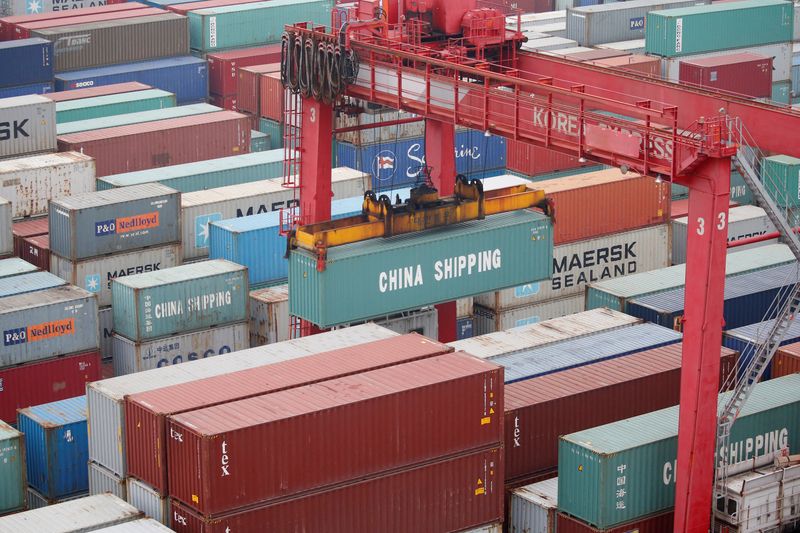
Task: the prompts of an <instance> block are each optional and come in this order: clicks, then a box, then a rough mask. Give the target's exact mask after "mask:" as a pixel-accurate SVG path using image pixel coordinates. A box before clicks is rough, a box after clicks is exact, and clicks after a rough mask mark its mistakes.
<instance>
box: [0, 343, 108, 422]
mask: <svg viewBox="0 0 800 533" xmlns="http://www.w3.org/2000/svg"><path fill="white" fill-rule="evenodd" d="M98 379H100V352H88V353H82V354H77V355H68V356H65V357H58V358H55V359H48V360H46V361H41V362H39V361H37V362H35V363H27V364H24V365H17V366H11V367H6V368H0V383H2V385H3V386H2V387H0V420H3V421H5V422H8V423H9V424H16V423H17V409H21V408H25V407H30V406H32V405H41V404H43V403H49V402H55V401H58V400H64V399H66V398H74V397H75V396H80V395H82V394H86V384H87V383H88V382H90V381H97V380H98Z"/></svg>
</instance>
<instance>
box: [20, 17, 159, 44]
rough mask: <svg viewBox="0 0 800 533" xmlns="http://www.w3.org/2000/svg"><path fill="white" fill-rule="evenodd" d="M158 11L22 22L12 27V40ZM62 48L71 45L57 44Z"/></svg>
mask: <svg viewBox="0 0 800 533" xmlns="http://www.w3.org/2000/svg"><path fill="white" fill-rule="evenodd" d="M162 13H163V11H162V10H160V9H156V8H152V7H145V8H144V9H128V10H125V11H121V12H114V13H94V14H83V13H75V16H74V17H64V18H54V19H48V20H23V21H20V22H17V23H16V24H15V25H14V36H13V38H14V39H25V38H28V37H30V36H31V32H32V31H36V30H44V29H53V28H58V27H63V26H84V25H86V24H89V23H93V22H103V21H109V20H121V19H128V18H136V17H146V16H148V15H160V14H162ZM59 44H60V45H61V46H62V47H69V46H70V45H71V44H72V43H70V42H64V43H59Z"/></svg>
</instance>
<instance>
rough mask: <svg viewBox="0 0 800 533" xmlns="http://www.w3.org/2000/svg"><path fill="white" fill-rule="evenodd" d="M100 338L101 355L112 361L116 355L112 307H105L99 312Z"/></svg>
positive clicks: (105, 359) (104, 358)
mask: <svg viewBox="0 0 800 533" xmlns="http://www.w3.org/2000/svg"><path fill="white" fill-rule="evenodd" d="M97 317H98V319H97V320H98V323H99V326H100V327H99V330H100V331H99V334H98V336H99V338H100V357H101V358H102V359H103V360H104V361H111V358H112V357H113V356H114V335H113V333H112V332H113V331H114V313H113V311H112V310H111V307H104V308H102V309H100V310H99V311H98V312H97Z"/></svg>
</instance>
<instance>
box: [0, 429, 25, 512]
mask: <svg viewBox="0 0 800 533" xmlns="http://www.w3.org/2000/svg"><path fill="white" fill-rule="evenodd" d="M0 489H2V490H0V514H5V513H11V512H14V511H22V510H24V509H25V504H26V500H27V498H26V489H27V483H26V482H25V436H24V435H23V434H22V433H20V432H19V431H17V430H16V429H14V428H12V427H11V426H10V425H8V424H6V423H5V422H2V421H0Z"/></svg>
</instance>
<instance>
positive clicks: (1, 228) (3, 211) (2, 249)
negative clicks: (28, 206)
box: [0, 198, 14, 257]
mask: <svg viewBox="0 0 800 533" xmlns="http://www.w3.org/2000/svg"><path fill="white" fill-rule="evenodd" d="M13 251H14V236H13V234H12V233H11V202H10V201H9V200H6V199H5V198H0V257H3V256H5V255H10V254H11V252H13Z"/></svg>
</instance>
